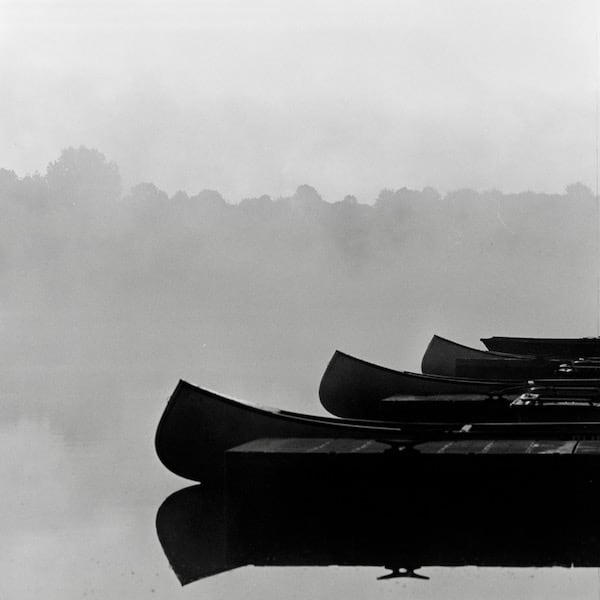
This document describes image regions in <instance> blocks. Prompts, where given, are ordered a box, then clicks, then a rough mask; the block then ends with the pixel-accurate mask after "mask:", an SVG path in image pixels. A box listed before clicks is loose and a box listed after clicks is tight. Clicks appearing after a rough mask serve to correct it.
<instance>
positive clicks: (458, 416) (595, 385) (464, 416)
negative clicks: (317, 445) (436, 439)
mask: <svg viewBox="0 0 600 600" xmlns="http://www.w3.org/2000/svg"><path fill="white" fill-rule="evenodd" d="M557 388H561V389H562V393H564V394H570V395H571V396H580V397H584V398H587V397H589V396H594V395H597V392H598V390H600V379H577V380H576V381H573V379H569V378H564V379H540V380H531V381H527V380H520V381H518V380H514V381H511V380H503V381H497V380H476V379H461V378H452V377H443V376H436V375H423V374H417V373H410V372H407V371H395V370H393V369H389V368H386V367H382V366H380V365H376V364H373V363H370V362H367V361H365V360H361V359H359V358H355V357H353V356H350V355H349V354H345V353H344V352H340V351H336V352H335V353H334V355H333V357H332V358H331V360H330V361H329V364H328V366H327V369H326V370H325V373H324V374H323V377H322V378H321V384H320V386H319V398H320V400H321V404H322V405H323V407H324V408H325V409H326V410H327V411H328V412H330V413H331V414H333V415H336V416H338V417H345V418H351V419H382V420H395V421H411V420H416V421H441V422H452V421H457V420H465V421H469V422H477V421H491V420H494V421H515V420H522V419H534V420H545V419H548V418H550V419H552V420H553V419H554V418H555V417H557V416H559V415H560V416H561V418H562V415H564V416H565V418H572V419H577V418H586V419H590V418H591V419H592V420H595V419H596V416H595V415H596V412H595V410H590V408H589V407H587V406H584V407H577V406H574V405H569V406H562V407H561V409H560V410H561V412H559V409H558V408H557V407H556V406H553V407H552V409H551V410H550V406H549V405H548V403H546V405H545V406H543V407H542V406H537V407H536V408H537V410H529V409H527V410H526V409H525V407H524V406H521V407H519V406H518V405H512V406H511V402H513V401H514V400H516V399H517V398H518V397H519V396H520V395H521V394H523V393H525V392H533V393H538V394H539V392H540V391H543V392H544V394H545V395H546V396H547V395H548V393H549V391H550V390H555V389H557ZM554 394H555V396H556V395H557V392H554ZM502 399H504V400H502ZM568 413H570V415H568ZM550 414H552V416H551V417H550V416H549V415H550Z"/></svg>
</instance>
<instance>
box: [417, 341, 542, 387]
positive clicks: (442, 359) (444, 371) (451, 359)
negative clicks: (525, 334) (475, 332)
mask: <svg viewBox="0 0 600 600" xmlns="http://www.w3.org/2000/svg"><path fill="white" fill-rule="evenodd" d="M507 358H512V359H525V360H528V359H530V357H526V356H516V355H513V354H506V353H500V352H488V351H486V350H477V349H476V348H469V347H468V346H463V345H462V344H457V343H456V342H453V341H451V340H447V339H446V338H443V337H440V336H438V335H434V336H433V337H432V338H431V341H430V342H429V345H428V346H427V349H426V350H425V354H424V355H423V359H422V361H421V371H422V372H423V373H425V374H427V375H442V376H444V377H458V375H457V374H456V361H457V360H461V361H465V360H486V361H491V360H505V359H507Z"/></svg>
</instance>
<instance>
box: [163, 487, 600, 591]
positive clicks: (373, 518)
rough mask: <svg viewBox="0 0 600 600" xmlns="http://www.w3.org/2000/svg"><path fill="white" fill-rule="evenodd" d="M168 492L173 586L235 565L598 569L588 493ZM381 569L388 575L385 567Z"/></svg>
mask: <svg viewBox="0 0 600 600" xmlns="http://www.w3.org/2000/svg"><path fill="white" fill-rule="evenodd" d="M264 483H265V482H264V481H259V482H257V486H256V487H255V488H254V489H247V488H245V489H244V490H243V496H241V495H240V491H241V490H239V489H236V486H235V485H233V486H228V489H226V490H223V489H211V488H210V487H205V486H202V485H195V486H192V487H189V488H185V489H183V490H180V491H178V492H176V493H174V494H172V495H171V496H169V497H168V498H167V499H166V500H165V501H164V502H163V504H162V505H161V506H160V508H159V510H158V513H157V518H156V527H157V533H158V537H159V540H160V543H161V545H162V548H163V550H164V552H165V554H166V556H167V559H168V561H169V563H170V564H171V567H172V568H173V570H174V571H175V573H176V575H177V577H178V578H179V581H180V582H181V584H182V585H185V584H187V583H191V582H192V581H196V580H199V579H202V578H205V577H209V576H212V575H216V574H218V573H222V572H225V571H229V570H232V569H235V568H237V567H240V566H244V565H255V566H327V565H338V566H365V567H366V566H370V567H373V566H379V567H381V568H382V573H381V575H380V576H379V577H378V579H380V580H385V579H392V578H396V577H413V578H419V579H428V576H427V573H423V572H418V573H417V572H416V571H418V570H422V569H424V568H426V567H430V566H447V567H458V566H486V567H551V566H562V567H572V566H578V567H598V566H600V523H599V520H598V519H597V515H596V506H597V501H598V498H599V495H598V493H597V492H596V491H595V490H591V489H589V488H587V489H584V488H581V489H579V490H575V489H574V490H570V491H569V490H566V489H563V490H560V489H559V488H558V486H557V488H556V489H555V490H554V492H553V493H552V494H551V495H550V494H547V493H546V492H549V490H545V493H544V497H545V499H542V496H541V495H536V494H534V495H533V496H531V495H530V492H531V490H525V489H524V490H522V492H523V494H520V493H519V490H512V491H511V493H509V494H504V495H498V490H497V489H494V486H493V485H492V486H491V487H488V486H487V485H484V486H483V487H482V486H477V485H475V482H474V485H473V486H471V488H470V489H464V488H463V489H459V488H458V487H457V488H454V489H453V488H446V490H445V491H444V493H438V492H439V490H438V488H436V490H437V492H436V490H432V489H430V490H426V489H425V488H421V491H420V492H418V493H417V492H415V491H414V490H412V491H408V490H404V491H403V492H402V493H398V492H397V490H396V489H395V486H392V487H390V486H389V485H386V486H381V487H380V488H378V489H376V488H373V487H372V486H369V487H368V488H365V487H362V486H361V485H360V483H359V482H352V484H350V485H345V486H344V485H343V486H339V481H337V482H334V483H333V484H331V485H330V484H329V483H328V482H322V481H320V482H315V483H314V484H313V485H311V486H306V485H301V486H290V485H288V483H289V482H288V483H285V484H284V485H279V484H277V483H276V482H272V484H271V485H267V486H266V487H265V485H264ZM384 569H385V570H388V571H389V572H387V573H385V572H384V571H383V570H384Z"/></svg>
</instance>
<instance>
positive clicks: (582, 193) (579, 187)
mask: <svg viewBox="0 0 600 600" xmlns="http://www.w3.org/2000/svg"><path fill="white" fill-rule="evenodd" d="M565 194H566V195H567V196H573V197H575V198H593V197H594V193H593V192H592V190H590V188H589V187H588V186H587V185H584V184H583V183H580V182H577V183H572V184H570V185H568V186H567V187H566V188H565Z"/></svg>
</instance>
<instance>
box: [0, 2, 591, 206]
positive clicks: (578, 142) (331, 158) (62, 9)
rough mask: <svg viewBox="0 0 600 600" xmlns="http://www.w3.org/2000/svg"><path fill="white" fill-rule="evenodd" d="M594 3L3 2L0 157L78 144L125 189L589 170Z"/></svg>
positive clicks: (282, 188)
mask: <svg viewBox="0 0 600 600" xmlns="http://www.w3.org/2000/svg"><path fill="white" fill-rule="evenodd" d="M598 13H599V11H598V7H597V5H596V3H595V2H592V0H578V1H575V2H570V3H568V4H559V3H547V2H538V1H536V2H527V3H522V2H512V1H511V2H506V1H500V0H489V1H487V2H486V3H485V4H484V5H482V4H481V3H480V2H476V1H475V0H460V1H457V2H453V3H452V4H451V5H450V4H447V3H445V2H443V1H441V0H427V1H424V2H423V1H420V0H419V1H417V0H402V1H401V2H392V1H390V0H378V1H376V2H372V3H370V4H369V5H368V6H365V5H364V4H363V3H359V2H355V1H353V2H346V3H344V4H343V5H341V4H339V3H338V2H336V1H335V0H327V1H325V2H306V1H303V2H298V1H296V0H293V1H290V2H286V3H285V5H280V4H279V3H276V2H272V1H271V0H259V1H258V2H253V3H251V4H247V3H245V2H242V1H241V0H230V1H227V2H217V1H213V0H207V1H205V2H192V1H191V0H177V1H176V2H171V3H169V4H168V6H167V5H166V4H164V3H162V2H159V1H149V2H141V1H140V0H131V1H130V2H127V3H122V2H115V1H114V0H109V1H107V2H103V3H95V2H93V3H88V2H86V3H83V4H82V3H80V2H76V1H75V0H61V1H58V0H51V1H49V2H42V1H40V0H27V1H25V2H23V1H21V0H5V2H2V3H1V4H0V34H1V35H0V50H1V53H0V54H1V58H0V73H1V74H2V79H3V81H5V82H6V86H5V90H4V94H3V95H2V98H0V111H1V113H2V114H3V115H7V116H8V115H10V118H3V119H0V123H1V129H0V133H1V134H2V138H3V140H4V144H2V145H1V146H0V165H3V166H4V165H10V168H12V169H15V170H16V171H17V172H19V173H29V172H34V171H36V170H37V171H42V170H43V169H44V168H45V165H46V164H47V163H48V162H50V161H51V160H53V158H54V156H55V155H56V153H57V151H58V150H60V149H61V148H66V147H69V146H75V147H78V146H79V145H81V144H86V145H89V146H91V147H96V148H100V149H101V150H102V151H103V152H105V153H106V154H107V155H108V156H110V157H111V158H112V159H114V160H116V161H117V162H118V163H119V165H120V167H121V170H122V175H123V179H124V182H125V186H126V187H130V186H131V185H133V184H134V183H135V182H139V181H153V182H154V183H155V184H156V185H157V187H159V188H160V189H164V190H166V191H167V193H169V194H170V195H171V194H173V193H175V192H176V191H177V189H179V188H182V189H186V190H194V189H199V188H202V187H206V188H209V189H218V190H220V191H221V193H222V194H223V195H224V196H225V197H227V198H230V199H231V200H232V201H233V202H237V201H238V200H239V199H241V198H242V197H243V196H259V195H261V194H264V193H267V194H269V195H272V196H275V197H277V196H289V195H291V194H292V193H293V191H294V189H295V188H296V186H297V185H299V184H301V183H309V184H310V185H312V186H313V187H315V188H316V189H318V190H320V193H321V194H322V195H323V197H324V198H325V199H326V200H328V201H336V200H341V199H342V198H343V197H344V196H345V195H347V194H354V195H356V196H357V198H358V199H359V200H360V201H362V202H366V201H367V199H368V198H373V197H374V196H376V194H377V193H378V191H379V190H380V189H381V188H390V189H397V188H400V187H402V186H407V187H409V188H416V189H421V188H423V187H425V186H432V187H434V188H436V189H438V190H440V192H441V193H446V192H447V191H448V190H452V189H457V188H465V187H466V188H474V189H493V188H500V189H503V190H505V191H506V192H514V191H517V190H527V189H533V190H539V191H542V192H549V191H560V190H563V189H564V188H565V186H566V185H568V184H569V183H572V182H575V181H581V182H583V183H584V184H585V185H587V186H588V187H591V188H594V181H595V174H596V154H595V130H596V127H597V125H596V117H595V111H596V89H597V86H598V58H597V54H598V50H597V41H596V39H597V35H598V33H597V30H598V20H599V14H598Z"/></svg>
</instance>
